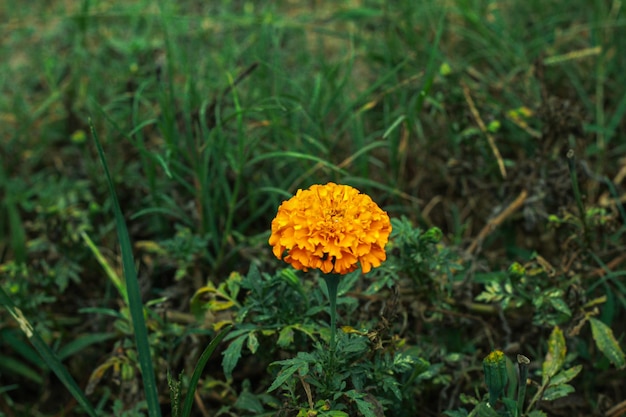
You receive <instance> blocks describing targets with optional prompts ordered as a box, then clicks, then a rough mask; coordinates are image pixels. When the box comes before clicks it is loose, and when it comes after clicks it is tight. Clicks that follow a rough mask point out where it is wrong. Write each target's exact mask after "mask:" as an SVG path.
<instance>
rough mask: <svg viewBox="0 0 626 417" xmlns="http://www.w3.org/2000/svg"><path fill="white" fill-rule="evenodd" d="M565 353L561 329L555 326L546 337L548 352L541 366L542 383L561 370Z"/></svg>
mask: <svg viewBox="0 0 626 417" xmlns="http://www.w3.org/2000/svg"><path fill="white" fill-rule="evenodd" d="M566 353H567V347H566V346H565V337H563V331H562V330H561V329H560V328H559V327H558V326H556V327H555V328H554V330H552V333H551V334H550V338H549V339H548V354H547V355H546V358H545V359H544V361H543V366H542V370H543V382H542V385H546V384H547V383H548V380H549V379H550V378H552V377H553V376H554V375H556V373H557V372H559V371H560V370H561V368H562V367H563V363H565V354H566Z"/></svg>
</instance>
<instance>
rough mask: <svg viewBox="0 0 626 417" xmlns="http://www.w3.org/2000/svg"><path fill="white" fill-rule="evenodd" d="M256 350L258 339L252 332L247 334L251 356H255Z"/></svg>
mask: <svg viewBox="0 0 626 417" xmlns="http://www.w3.org/2000/svg"><path fill="white" fill-rule="evenodd" d="M258 348H259V339H257V337H256V335H255V334H254V332H252V333H250V334H248V350H249V351H250V352H251V353H252V354H255V353H256V350H257V349H258Z"/></svg>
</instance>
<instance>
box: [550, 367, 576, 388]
mask: <svg viewBox="0 0 626 417" xmlns="http://www.w3.org/2000/svg"><path fill="white" fill-rule="evenodd" d="M582 369H583V366H582V365H576V366H574V367H572V368H569V369H566V370H564V371H561V372H559V373H558V374H556V375H555V376H554V377H553V378H552V379H551V380H550V386H555V385H559V384H565V383H567V382H570V381H571V380H572V379H574V378H575V377H576V375H578V374H579V373H580V371H581V370H582Z"/></svg>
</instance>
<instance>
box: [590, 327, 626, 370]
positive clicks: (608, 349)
mask: <svg viewBox="0 0 626 417" xmlns="http://www.w3.org/2000/svg"><path fill="white" fill-rule="evenodd" d="M589 323H591V334H592V336H593V340H595V341H596V345H597V346H598V349H600V351H601V352H602V353H603V354H604V356H606V357H607V359H608V360H609V361H611V363H613V364H614V365H615V366H616V367H617V368H619V369H622V368H624V366H626V363H625V360H624V352H623V351H622V348H621V347H620V346H619V343H617V340H616V339H615V336H614V335H613V330H611V328H610V327H609V326H607V325H606V324H604V323H603V322H601V321H600V320H598V319H594V318H590V319H589Z"/></svg>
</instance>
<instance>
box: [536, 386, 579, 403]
mask: <svg viewBox="0 0 626 417" xmlns="http://www.w3.org/2000/svg"><path fill="white" fill-rule="evenodd" d="M574 391H575V390H574V387H572V386H571V385H569V384H560V385H556V386H550V387H548V388H547V389H546V390H545V391H544V392H543V395H542V396H541V399H542V400H544V401H553V400H556V399H557V398H563V397H566V396H568V395H569V394H571V393H572V392H574Z"/></svg>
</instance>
